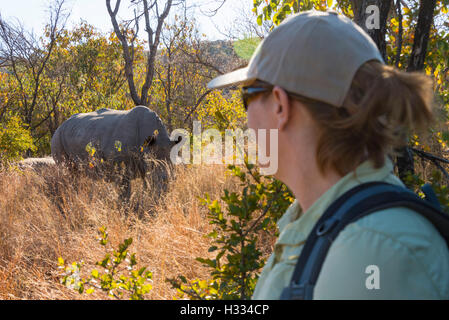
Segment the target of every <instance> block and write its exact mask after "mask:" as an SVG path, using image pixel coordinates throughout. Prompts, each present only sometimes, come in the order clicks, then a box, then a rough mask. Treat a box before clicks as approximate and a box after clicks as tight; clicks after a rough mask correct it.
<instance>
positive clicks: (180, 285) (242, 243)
mask: <svg viewBox="0 0 449 320" xmlns="http://www.w3.org/2000/svg"><path fill="white" fill-rule="evenodd" d="M245 168H246V170H245V171H243V170H242V168H240V167H237V166H234V165H230V166H228V169H229V170H230V172H231V174H232V175H233V176H236V177H238V178H239V179H240V181H241V186H242V187H243V191H242V193H240V194H238V193H236V192H229V191H228V190H226V189H225V190H224V196H223V197H222V198H221V199H222V200H223V201H224V202H225V203H226V206H227V208H226V209H223V208H222V207H221V205H220V204H219V202H218V201H217V200H211V199H210V198H209V195H206V198H204V199H202V202H203V204H204V205H207V206H208V209H209V212H208V218H209V221H210V223H211V224H213V225H214V230H213V231H212V232H211V233H210V234H208V235H207V236H208V237H209V238H211V239H212V246H211V247H210V248H209V252H216V255H215V258H214V259H209V258H197V259H196V260H197V261H199V262H201V263H202V264H203V265H205V266H207V267H208V268H210V271H211V279H207V280H198V279H197V280H193V281H190V282H189V281H187V279H186V278H185V277H184V276H182V275H181V276H178V278H177V279H167V281H168V282H170V283H171V285H172V287H173V288H176V289H177V290H178V296H179V298H185V297H188V298H190V299H211V300H214V299H241V300H245V299H249V298H250V297H251V296H252V293H253V291H254V288H255V286H256V282H257V279H258V277H259V273H258V272H259V271H260V270H261V268H262V267H263V266H264V264H265V259H264V257H263V256H262V252H261V250H260V246H259V245H258V243H257V239H258V238H259V234H260V232H269V231H271V232H275V230H276V228H275V226H276V221H277V220H278V219H279V218H280V217H281V215H282V214H283V213H284V212H285V210H286V209H287V208H288V206H289V205H290V204H291V202H292V201H293V198H292V195H291V193H290V192H289V190H288V189H287V187H286V186H285V185H284V184H282V183H281V182H279V181H277V180H275V179H274V178H271V177H263V176H260V175H259V174H258V173H257V172H256V170H255V168H254V166H253V165H249V164H246V166H245Z"/></svg>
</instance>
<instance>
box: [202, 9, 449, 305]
mask: <svg viewBox="0 0 449 320" xmlns="http://www.w3.org/2000/svg"><path fill="white" fill-rule="evenodd" d="M231 85H241V86H243V89H242V90H243V97H244V104H245V107H246V108H247V115H248V126H249V128H252V129H255V130H257V129H277V130H278V163H279V165H278V170H277V172H276V174H275V177H276V178H278V179H279V180H281V181H283V182H284V183H285V184H286V185H287V186H288V187H289V188H290V190H291V191H292V192H293V194H294V195H295V197H296V200H295V202H294V203H293V204H292V205H291V207H290V208H289V209H288V210H287V212H286V213H285V214H284V215H283V216H282V218H281V219H280V220H279V222H278V227H279V231H280V235H279V239H278V240H277V242H276V244H275V247H274V251H273V254H272V255H271V257H270V258H269V260H268V261H267V263H266V265H265V267H264V269H263V271H262V273H261V275H260V278H259V280H258V283H257V286H256V289H255V292H254V295H253V299H279V298H280V295H281V292H282V290H283V289H284V288H285V287H286V286H288V284H289V282H290V279H291V276H292V273H293V270H294V267H295V265H296V262H297V259H298V257H299V255H300V254H301V250H302V249H303V245H304V242H305V240H306V239H307V236H308V235H309V234H310V232H311V230H312V228H313V227H314V225H315V223H316V222H317V221H318V219H319V218H320V216H321V215H322V214H323V212H324V211H325V210H326V209H327V208H328V207H329V205H330V204H331V203H332V202H333V201H334V200H336V199H337V198H338V197H339V196H341V195H342V194H343V193H345V192H346V191H348V190H349V189H351V188H353V187H355V186H357V185H359V184H361V183H364V182H369V181H384V182H388V183H391V184H395V185H400V186H404V185H403V183H402V182H401V181H400V179H399V178H397V177H396V176H395V175H394V174H393V163H392V161H391V160H390V158H389V155H392V154H393V153H394V152H393V150H395V149H396V148H398V147H400V146H403V145H405V144H406V137H407V135H408V133H409V132H410V131H411V130H422V129H425V128H427V127H428V126H429V125H430V123H431V121H432V112H431V102H432V96H433V94H432V83H431V81H430V80H429V79H428V78H427V77H426V76H424V75H422V74H418V73H405V72H401V71H399V70H397V69H395V68H393V67H389V66H386V65H385V64H384V62H383V60H382V57H381V55H380V53H379V51H378V49H377V47H376V45H375V44H374V42H373V41H372V40H371V39H370V37H369V36H368V35H367V34H366V33H365V32H364V31H363V30H362V29H361V28H359V27H358V26H357V25H355V24H354V23H353V22H351V21H350V20H349V19H347V18H345V17H343V16H340V15H337V14H336V13H334V12H305V13H301V14H297V15H294V16H291V17H289V18H288V19H286V20H285V21H284V22H283V23H282V24H280V25H279V26H278V27H276V28H275V29H274V30H273V31H272V32H271V33H270V35H269V36H268V37H266V38H265V39H264V40H263V41H262V43H261V44H260V45H259V46H258V48H257V49H256V52H255V53H254V55H253V57H252V58H251V61H250V63H249V65H248V67H246V68H244V69H240V70H237V71H234V72H231V73H229V74H226V75H223V76H220V77H217V78H216V79H214V80H212V81H211V82H210V83H209V87H210V88H223V87H228V86H231ZM372 270H374V271H375V272H374V273H373V271H372ZM448 271H449V251H448V248H447V246H446V243H445V241H444V239H443V238H442V237H441V235H440V234H439V233H438V231H437V230H436V229H435V227H434V226H433V225H432V223H430V222H429V221H428V220H427V219H425V218H424V217H423V216H422V215H420V214H419V213H417V212H415V211H413V210H410V209H407V208H405V207H396V208H390V209H385V210H380V211H377V212H374V213H372V214H370V215H368V216H365V217H363V218H361V219H359V220H357V221H356V222H354V223H351V224H349V225H348V226H347V227H346V228H345V229H344V230H343V231H342V232H341V233H340V234H339V235H338V237H337V238H336V239H335V241H333V243H332V245H331V247H330V249H329V252H328V254H327V257H326V260H325V261H324V264H323V266H322V269H321V272H320V274H319V278H318V281H317V283H316V286H315V288H314V293H313V296H314V299H447V298H449V272H448Z"/></svg>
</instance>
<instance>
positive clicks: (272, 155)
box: [247, 94, 278, 176]
mask: <svg viewBox="0 0 449 320" xmlns="http://www.w3.org/2000/svg"><path fill="white" fill-rule="evenodd" d="M272 104H273V101H272V97H271V95H270V96H267V95H266V94H265V95H264V94H258V95H256V96H254V97H253V98H251V99H250V100H249V101H248V109H247V118H248V128H249V129H252V130H254V133H255V136H256V142H257V150H258V163H259V166H260V167H261V168H266V169H269V170H268V171H269V172H272V173H269V174H273V172H276V171H277V159H278V135H277V123H276V121H275V117H274V116H273V114H272V112H273V111H272V109H273V108H272ZM273 130H276V131H273ZM261 137H262V139H261ZM263 138H265V139H263ZM271 169H272V170H271ZM274 175H275V176H276V174H274Z"/></svg>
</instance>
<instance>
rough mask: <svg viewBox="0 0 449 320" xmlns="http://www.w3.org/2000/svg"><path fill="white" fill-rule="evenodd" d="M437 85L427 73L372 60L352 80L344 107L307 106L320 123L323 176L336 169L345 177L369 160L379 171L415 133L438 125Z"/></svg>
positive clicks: (316, 103) (318, 154)
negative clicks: (435, 107) (434, 107)
mask: <svg viewBox="0 0 449 320" xmlns="http://www.w3.org/2000/svg"><path fill="white" fill-rule="evenodd" d="M432 101H433V83H432V80H431V79H430V78H429V77H427V76H426V75H424V74H421V73H417V72H410V73H409V72H403V71H400V70H398V69H396V68H394V67H391V66H387V65H384V64H381V63H379V62H377V61H370V62H367V63H365V64H364V65H362V66H361V67H360V68H359V70H358V71H357V73H356V74H355V76H354V79H353V81H352V84H351V87H350V89H349V91H348V94H347V96H346V99H345V101H344V103H343V106H342V107H339V108H336V107H334V106H331V105H328V104H326V103H323V102H319V101H313V102H310V103H306V104H304V105H305V106H306V108H307V110H308V111H309V112H310V113H311V115H312V118H313V119H314V120H315V122H316V123H317V124H318V127H319V129H320V137H319V140H318V148H317V160H318V167H319V168H320V171H321V172H322V173H324V172H325V170H327V168H329V167H333V168H334V169H335V170H336V171H337V172H338V173H339V174H340V175H346V174H347V173H348V172H350V171H352V170H353V169H355V168H356V167H357V166H358V165H359V164H360V163H361V162H362V161H364V160H367V159H370V160H372V161H373V162H374V166H375V168H380V167H381V166H383V165H384V160H385V155H386V154H390V155H397V153H396V152H395V150H396V149H397V148H400V147H402V146H404V145H406V144H407V137H408V136H409V134H410V133H411V132H424V131H425V130H426V129H427V128H428V127H429V125H431V123H432V122H433V121H434V116H433V114H432Z"/></svg>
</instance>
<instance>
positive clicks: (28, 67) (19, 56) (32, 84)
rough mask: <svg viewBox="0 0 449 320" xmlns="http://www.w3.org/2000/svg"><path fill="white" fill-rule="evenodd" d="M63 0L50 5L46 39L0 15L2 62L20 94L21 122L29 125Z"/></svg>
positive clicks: (62, 18) (62, 17) (60, 20)
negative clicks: (39, 38) (40, 38)
mask: <svg viewBox="0 0 449 320" xmlns="http://www.w3.org/2000/svg"><path fill="white" fill-rule="evenodd" d="M63 6H64V0H56V1H55V2H54V3H53V4H52V5H51V6H50V17H49V20H50V22H49V24H48V25H47V26H46V28H45V37H46V39H47V42H45V41H39V40H38V39H36V37H35V36H34V35H33V34H30V33H28V32H27V31H25V30H24V28H23V26H22V25H20V24H19V25H14V24H13V23H8V22H7V21H5V20H4V19H2V18H1V17H0V56H1V57H2V65H3V66H5V67H7V68H8V69H9V70H10V73H11V74H12V75H13V77H14V78H15V79H16V80H17V83H18V85H19V88H20V91H21V95H20V102H21V109H20V112H21V115H22V118H23V122H24V123H25V124H27V125H28V126H30V127H32V129H35V128H36V127H37V126H34V127H33V126H32V120H33V116H34V112H35V110H36V107H37V102H38V95H39V90H40V88H41V85H42V78H43V73H44V70H45V68H46V66H47V64H48V61H49V59H50V56H51V54H52V52H53V50H54V48H55V43H56V39H57V37H58V36H59V35H60V34H61V32H62V30H63V29H64V26H65V23H66V21H67V18H68V16H69V15H68V14H67V13H66V12H65V11H64V8H63Z"/></svg>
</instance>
